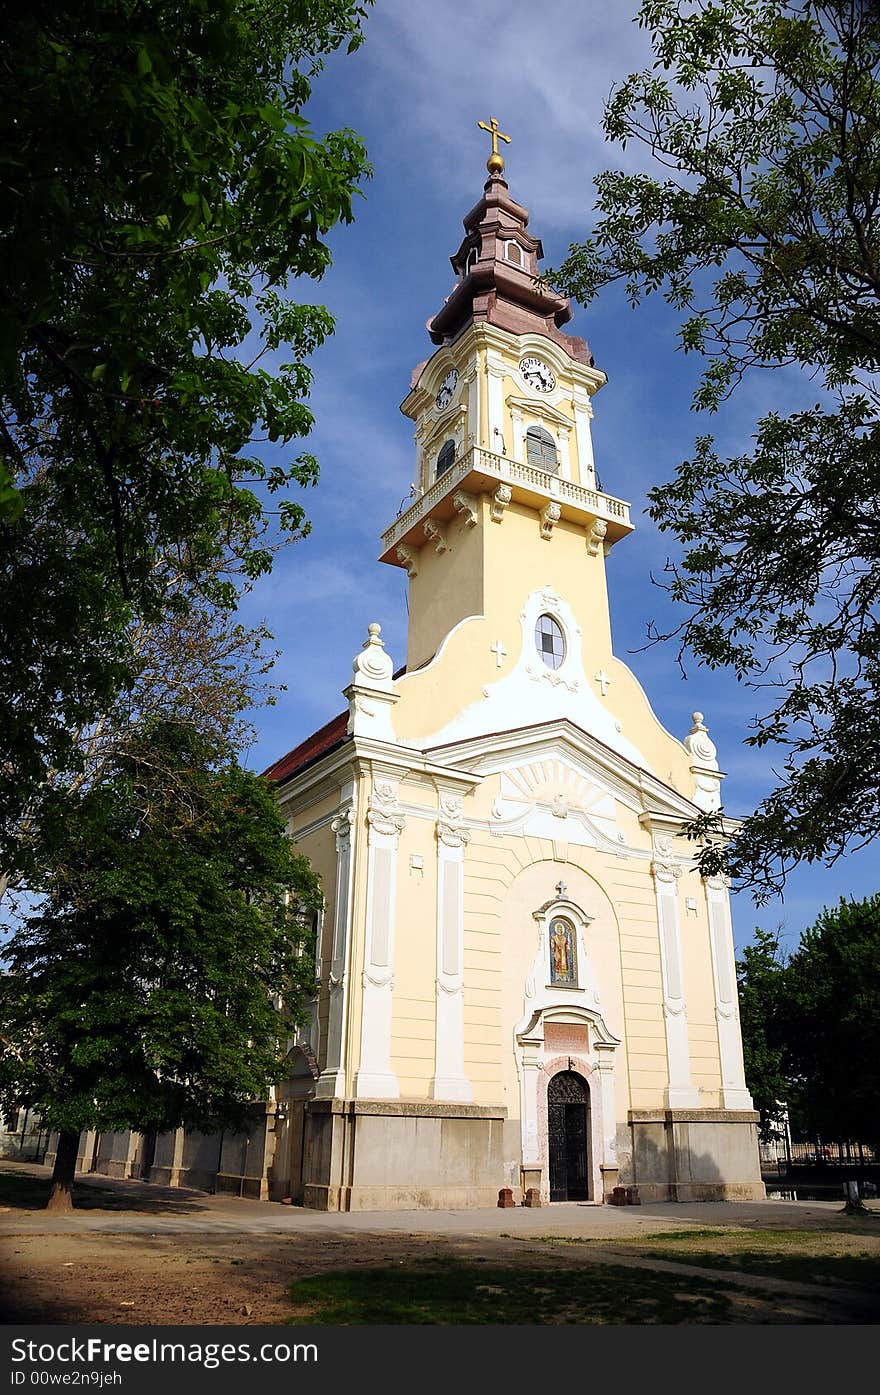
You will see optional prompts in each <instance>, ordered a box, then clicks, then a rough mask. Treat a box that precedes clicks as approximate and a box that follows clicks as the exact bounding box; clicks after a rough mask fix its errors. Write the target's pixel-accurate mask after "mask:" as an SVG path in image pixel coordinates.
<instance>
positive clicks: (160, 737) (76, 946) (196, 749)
mask: <svg viewBox="0 0 880 1395" xmlns="http://www.w3.org/2000/svg"><path fill="white" fill-rule="evenodd" d="M217 754H218V753H217V746H216V743H212V742H211V741H209V740H207V739H206V738H205V737H204V735H202V734H201V733H199V732H197V731H195V730H194V729H193V728H190V727H187V726H185V725H182V724H172V723H167V722H166V723H160V724H156V725H154V726H153V727H152V729H151V730H149V731H148V732H147V733H145V734H144V735H143V737H142V739H141V740H140V742H139V743H134V744H133V745H132V746H131V747H130V748H129V749H128V750H127V751H125V752H124V753H122V754H118V755H117V756H116V757H115V758H114V759H113V760H112V761H111V762H110V764H109V766H108V768H107V769H106V770H105V772H104V778H103V779H102V781H101V783H100V784H95V785H93V786H91V787H90V788H89V789H87V790H85V791H83V792H82V793H81V794H80V796H79V797H78V798H77V799H76V801H75V804H74V807H71V802H72V801H71V796H70V795H69V793H67V794H66V795H65V797H64V801H63V809H62V813H63V818H62V819H60V820H54V821H52V820H50V821H47V827H50V828H51V830H52V840H53V841H52V846H51V847H44V848H43V849H42V854H41V858H40V862H41V865H42V866H43V868H44V872H43V876H42V879H41V882H40V884H39V886H38V887H37V890H38V891H39V893H40V896H41V900H40V903H39V905H38V907H37V909H36V910H33V911H32V912H31V914H29V915H28V916H27V917H26V919H25V920H24V922H23V923H22V924H21V925H19V927H18V928H17V929H16V930H15V932H14V934H13V935H12V938H11V940H10V942H9V944H8V946H7V949H6V960H7V964H8V970H9V971H8V972H7V973H6V974H5V975H4V976H3V977H2V978H0V1037H2V1044H3V1051H2V1054H0V1105H2V1108H3V1110H4V1111H5V1112H7V1113H10V1114H12V1113H14V1111H15V1110H16V1109H18V1108H19V1107H20V1106H21V1105H28V1106H30V1107H31V1108H33V1109H35V1110H37V1111H38V1112H39V1114H40V1116H41V1118H42V1119H43V1121H44V1123H45V1124H46V1125H47V1126H49V1127H51V1128H54V1129H57V1130H59V1132H60V1141H59V1145H58V1153H57V1159H56V1164H55V1172H54V1178H53V1191H52V1197H51V1199H50V1205H52V1206H54V1207H55V1208H56V1209H61V1208H64V1209H66V1208H67V1207H68V1206H69V1205H70V1204H71V1187H72V1182H73V1171H74V1164H75V1161H76V1152H77V1141H78V1137H79V1133H80V1130H82V1129H98V1130H108V1131H109V1130H115V1129H129V1128H130V1129H134V1130H137V1131H138V1132H147V1131H148V1130H151V1129H156V1130H160V1131H161V1130H166V1129H172V1128H176V1127H178V1126H180V1125H185V1126H189V1127H194V1128H201V1129H211V1128H213V1127H215V1126H217V1125H226V1126H230V1127H235V1126H236V1125H240V1124H241V1122H242V1121H243V1119H244V1116H245V1113H246V1110H247V1107H248V1104H249V1103H250V1102H252V1101H253V1100H258V1099H264V1098H265V1097H266V1094H267V1091H268V1088H269V1086H270V1085H271V1084H272V1083H274V1082H276V1081H278V1080H279V1079H281V1078H282V1076H283V1072H284V1058H285V1053H286V1048H287V1036H288V1030H289V1028H290V1026H291V1024H296V1023H298V1022H301V1021H302V1020H303V1018H304V1013H305V1007H306V1003H307V1001H308V998H309V996H310V995H311V993H312V992H313V990H314V952H313V950H314V946H313V944H312V940H311V921H312V917H311V912H312V911H313V910H314V909H315V908H316V907H317V906H318V904H319V895H320V893H319V887H318V882H317V879H316V877H315V876H314V874H313V873H312V872H311V871H310V869H309V867H308V864H307V862H306V860H305V859H304V858H302V857H300V856H299V855H297V854H296V853H295V852H294V851H293V848H292V845H291V843H290V840H289V838H288V836H287V833H286V830H285V827H284V821H283V818H282V816H281V814H280V811H279V808H278V803H277V800H276V798H275V794H274V791H273V790H272V789H271V788H270V786H269V785H268V784H267V783H266V782H265V781H264V780H262V779H261V778H260V777H258V776H255V775H253V774H251V773H249V772H247V771H245V770H242V769H241V768H240V767H239V766H238V765H236V764H234V763H230V762H229V761H228V760H227V758H226V752H225V751H224V750H222V748H221V752H220V755H221V759H220V760H219V761H218V759H217ZM279 1005H281V1007H280V1008H279Z"/></svg>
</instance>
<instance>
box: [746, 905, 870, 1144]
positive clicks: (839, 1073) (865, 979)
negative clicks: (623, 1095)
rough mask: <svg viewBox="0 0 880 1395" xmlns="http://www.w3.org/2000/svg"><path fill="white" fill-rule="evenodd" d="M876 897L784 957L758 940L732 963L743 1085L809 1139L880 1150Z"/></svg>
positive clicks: (825, 923) (835, 914)
mask: <svg viewBox="0 0 880 1395" xmlns="http://www.w3.org/2000/svg"><path fill="white" fill-rule="evenodd" d="M878 965H880V894H878V895H876V896H873V897H871V898H870V899H869V900H867V901H861V902H855V901H847V900H841V901H840V904H839V905H838V906H837V907H835V908H834V909H826V910H824V911H823V912H822V914H821V915H820V916H819V917H818V919H817V920H816V923H815V924H814V925H812V926H811V927H810V928H809V929H808V930H805V931H804V933H803V935H802V936H801V941H800V944H799V946H798V948H797V950H796V951H795V952H794V953H793V954H792V955H791V956H790V957H789V958H788V959H786V958H785V956H783V955H782V954H781V953H780V950H779V945H778V941H777V938H776V937H775V936H773V935H771V934H769V933H767V932H765V931H760V930H757V931H756V932H755V942H754V944H753V945H749V946H747V948H746V949H745V950H744V952H743V957H742V959H741V961H740V962H739V964H738V966H737V968H738V981H739V993H740V1017H741V1022H742V1034H743V1050H744V1054H745V1064H746V1081H747V1083H748V1085H749V1088H750V1090H751V1091H752V1095H753V1097H754V1100H755V1104H756V1107H757V1108H759V1109H760V1110H761V1126H762V1131H763V1132H764V1133H765V1135H766V1134H767V1133H768V1132H770V1131H771V1127H772V1124H773V1122H774V1119H775V1117H776V1115H777V1114H778V1106H779V1105H780V1104H783V1103H784V1104H786V1105H788V1106H789V1110H790V1114H791V1118H792V1121H793V1123H795V1124H796V1125H797V1126H799V1127H800V1128H802V1129H804V1130H806V1131H807V1133H808V1134H809V1135H810V1136H812V1137H817V1136H818V1137H822V1138H825V1139H851V1140H856V1141H860V1142H863V1143H870V1144H873V1145H874V1146H877V1145H878V1143H880V1126H878V1120H880V1066H878V1062H880V968H878Z"/></svg>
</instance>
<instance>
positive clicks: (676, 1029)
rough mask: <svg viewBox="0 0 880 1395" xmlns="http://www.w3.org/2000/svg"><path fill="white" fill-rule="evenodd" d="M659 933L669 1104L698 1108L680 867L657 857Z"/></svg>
mask: <svg viewBox="0 0 880 1395" xmlns="http://www.w3.org/2000/svg"><path fill="white" fill-rule="evenodd" d="M652 871H653V873H654V893H655V897H656V903H657V932H658V935H659V937H660V973H661V977H662V982H663V1022H664V1026H665V1028H666V1056H667V1061H668V1069H669V1080H668V1084H667V1087H666V1104H667V1106H668V1107H669V1108H670V1109H696V1107H697V1105H698V1104H699V1094H698V1092H697V1090H695V1089H694V1086H693V1082H692V1081H691V1058H690V1044H689V1042H688V1025H687V1007H686V1003H685V996H684V975H683V968H682V960H681V943H680V938H681V937H680V931H679V923H678V905H677V901H678V894H677V890H678V889H677V879H678V875H679V868H678V867H677V866H670V865H669V864H668V863H665V862H664V863H660V862H657V861H656V860H655V861H654V863H653V865H652Z"/></svg>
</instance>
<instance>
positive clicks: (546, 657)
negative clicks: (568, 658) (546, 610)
mask: <svg viewBox="0 0 880 1395" xmlns="http://www.w3.org/2000/svg"><path fill="white" fill-rule="evenodd" d="M535 648H536V649H537V651H538V653H539V654H540V656H541V658H542V660H543V661H544V663H545V664H546V665H547V667H548V668H561V667H562V664H563V662H564V660H565V635H564V634H563V631H562V626H561V625H560V624H559V622H558V621H557V620H554V619H553V616H552V615H539V616H538V623H537V624H536V625H535Z"/></svg>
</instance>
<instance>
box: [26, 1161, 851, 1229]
mask: <svg viewBox="0 0 880 1395" xmlns="http://www.w3.org/2000/svg"><path fill="white" fill-rule="evenodd" d="M3 1171H18V1172H26V1173H27V1174H28V1175H30V1176H33V1177H48V1175H49V1171H48V1169H47V1168H44V1167H37V1166H34V1165H33V1164H20V1163H8V1162H7V1163H3V1162H0V1174H2V1172H3ZM76 1190H77V1193H78V1194H79V1198H80V1203H81V1205H80V1208H79V1209H77V1210H76V1211H74V1212H73V1213H72V1214H68V1215H60V1216H59V1215H54V1214H48V1213H47V1212H46V1211H44V1210H42V1209H40V1210H37V1209H27V1208H25V1207H22V1206H20V1205H19V1206H15V1207H10V1208H8V1209H7V1208H4V1207H2V1206H0V1234H4V1233H5V1234H7V1235H9V1234H16V1235H22V1234H42V1235H65V1234H71V1233H74V1232H78V1233H83V1232H87V1233H89V1232H101V1231H103V1232H115V1233H117V1234H119V1233H120V1232H125V1233H130V1234H136V1233H141V1234H143V1233H147V1234H150V1235H161V1234H168V1233H171V1232H184V1233H193V1234H213V1235H218V1234H230V1233H236V1232H238V1233H244V1234H249V1235H268V1234H275V1233H281V1234H283V1233H288V1234H291V1233H293V1234H303V1233H308V1232H319V1233H324V1234H337V1235H344V1234H350V1233H352V1232H359V1233H362V1234H380V1233H381V1234H386V1235H387V1234H392V1233H403V1234H407V1235H487V1236H489V1235H496V1236H501V1235H503V1236H511V1237H520V1236H521V1237H523V1238H525V1237H528V1236H542V1235H554V1236H564V1237H566V1238H584V1239H588V1238H589V1239H604V1240H607V1241H608V1242H609V1243H611V1242H613V1241H614V1240H616V1239H620V1240H623V1239H625V1238H626V1237H628V1236H632V1235H638V1234H639V1233H644V1232H646V1231H647V1232H654V1233H657V1232H658V1231H661V1230H665V1229H668V1230H686V1229H688V1228H689V1227H691V1226H736V1227H739V1226H758V1227H766V1228H783V1227H795V1228H797V1227H803V1228H807V1229H813V1228H816V1229H833V1228H835V1225H836V1224H837V1223H838V1218H839V1217H840V1210H841V1203H840V1202H838V1201H803V1202H799V1201H780V1200H772V1201H748V1202H731V1201H724V1202H721V1201H718V1202H690V1203H688V1202H655V1203H652V1204H651V1205H647V1206H626V1207H621V1206H596V1205H591V1204H587V1203H582V1202H554V1203H553V1204H552V1205H550V1206H545V1207H541V1208H531V1207H524V1206H517V1207H513V1208H511V1209H508V1210H501V1209H499V1208H498V1207H493V1208H485V1209H484V1208H480V1209H475V1210H460V1211H353V1212H345V1213H344V1212H328V1211H307V1210H305V1209H304V1208H302V1207H299V1206H282V1205H279V1204H278V1203H277V1202H271V1201H253V1200H250V1199H248V1198H244V1197H234V1196H227V1195H223V1194H221V1195H216V1196H215V1195H211V1194H210V1193H208V1192H199V1191H193V1190H191V1189H187V1188H183V1187H158V1186H151V1185H150V1184H149V1183H147V1182H136V1181H122V1180H120V1179H117V1178H111V1177H103V1176H99V1175H97V1174H89V1175H83V1176H80V1177H78V1178H77V1183H76ZM873 1205H874V1208H877V1206H878V1203H874V1204H873ZM841 1220H842V1218H841ZM842 1223H843V1224H846V1222H842Z"/></svg>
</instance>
